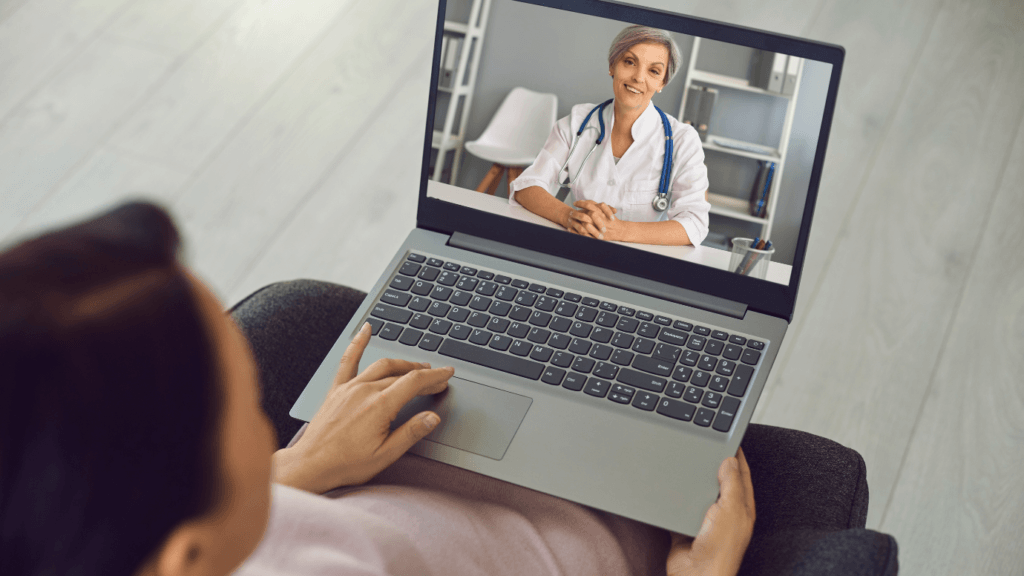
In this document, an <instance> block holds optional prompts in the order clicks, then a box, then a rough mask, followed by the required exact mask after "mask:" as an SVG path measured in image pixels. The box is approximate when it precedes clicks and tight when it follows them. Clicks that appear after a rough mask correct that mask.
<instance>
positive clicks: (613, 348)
mask: <svg viewBox="0 0 1024 576" xmlns="http://www.w3.org/2000/svg"><path fill="white" fill-rule="evenodd" d="M367 322H369V323H370V325H371V326H372V328H373V335H374V336H375V337H378V338H382V339H384V340H389V341H398V342H400V343H402V344H404V345H406V346H416V347H419V348H421V349H423V350H427V351H431V352H434V351H436V352H437V353H439V354H441V355H443V356H449V357H452V358H458V359H459V360H464V361H466V362H471V363H473V364H478V365H481V366H487V367H489V368H493V369H495V370H500V371H502V372H507V373H509V374H515V375H516V376H521V377H523V378H527V379H529V380H540V381H541V382H544V383H545V384H549V385H551V386H560V387H562V388H564V389H565V390H566V391H567V393H568V392H582V393H584V394H588V395H590V396H594V397H596V398H607V399H608V400H609V401H611V402H615V403H618V404H622V405H623V406H624V407H625V406H631V407H633V408H635V409H639V410H642V411H647V412H651V413H652V415H657V416H656V417H659V418H662V417H664V418H672V419H675V420H679V421H683V422H691V423H693V424H696V425H697V426H702V427H710V428H711V429H713V430H717V431H719V432H728V431H729V429H730V428H731V426H732V422H733V420H734V418H735V416H736V412H737V410H738V409H739V406H740V399H741V398H742V397H743V396H744V395H745V394H746V392H747V390H748V389H749V387H750V382H751V381H752V380H753V376H754V371H755V368H756V367H757V365H758V362H759V361H760V359H761V356H762V353H763V351H764V349H765V342H763V341H760V340H755V339H751V338H749V337H747V336H745V335H741V334H737V333H735V332H733V333H730V332H727V331H724V330H720V329H717V328H715V327H712V326H703V325H696V324H694V323H693V322H688V321H686V320H684V319H679V318H671V317H668V316H664V315H660V314H655V313H653V312H649V311H645V310H636V309H633V308H630V307H627V306H622V305H618V304H615V303H613V302H609V301H607V300H600V299H598V298H595V297H593V296H587V295H583V294H577V293H573V292H566V291H564V290H562V289H560V288H557V287H553V286H546V285H542V284H538V283H536V282H532V281H530V280H526V279H523V278H513V277H510V276H506V275H503V274H498V273H495V272H490V271H486V270H478V269H475V268H471V267H468V266H463V265H460V264H457V263H455V262H446V261H443V260H440V259H438V258H431V257H428V256H424V255H421V254H410V255H409V256H408V257H407V259H406V260H405V261H404V262H403V263H402V265H401V268H400V269H399V271H398V274H396V275H395V277H394V279H392V281H391V283H390V285H389V286H388V288H387V289H385V290H384V293H383V294H382V295H381V297H380V299H379V300H377V302H375V303H374V306H373V308H372V309H371V311H370V317H369V318H368V319H367ZM652 417H654V416H652Z"/></svg>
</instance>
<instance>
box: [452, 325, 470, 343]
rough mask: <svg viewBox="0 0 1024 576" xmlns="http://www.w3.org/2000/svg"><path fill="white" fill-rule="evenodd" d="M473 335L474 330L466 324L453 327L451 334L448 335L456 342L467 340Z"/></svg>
mask: <svg viewBox="0 0 1024 576" xmlns="http://www.w3.org/2000/svg"><path fill="white" fill-rule="evenodd" d="M472 334H473V329H472V328H470V327H469V326H466V325H465V324H456V325H455V326H453V327H452V330H451V332H449V333H448V337H449V338H455V339H456V340H465V339H467V338H469V337H470V336H471V335H472Z"/></svg>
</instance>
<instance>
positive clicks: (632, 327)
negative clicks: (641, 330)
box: [615, 317, 640, 334]
mask: <svg viewBox="0 0 1024 576" xmlns="http://www.w3.org/2000/svg"><path fill="white" fill-rule="evenodd" d="M639 325H640V321H639V320H637V319H636V318H625V317H624V318H619V323H618V324H616V325H615V329H616V330H619V331H621V332H629V333H630V334H632V333H633V332H636V328H637V326H639Z"/></svg>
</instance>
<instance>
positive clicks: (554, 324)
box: [548, 316, 572, 332]
mask: <svg viewBox="0 0 1024 576" xmlns="http://www.w3.org/2000/svg"><path fill="white" fill-rule="evenodd" d="M571 326H572V320H569V319H568V318H562V317H559V316H556V317H555V318H554V319H553V320H551V325H550V326H548V328H551V329H552V330H554V331H555V332H568V331H569V328H570V327H571Z"/></svg>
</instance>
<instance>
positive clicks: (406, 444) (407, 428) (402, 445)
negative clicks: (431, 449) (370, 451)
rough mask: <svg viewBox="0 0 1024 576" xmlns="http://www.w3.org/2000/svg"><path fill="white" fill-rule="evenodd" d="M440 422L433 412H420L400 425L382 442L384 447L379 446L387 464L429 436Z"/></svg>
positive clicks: (439, 418)
mask: <svg viewBox="0 0 1024 576" xmlns="http://www.w3.org/2000/svg"><path fill="white" fill-rule="evenodd" d="M440 421H441V417H440V416H438V415H437V414H434V413H433V412H420V413H419V414H417V415H416V416H413V417H412V418H409V420H408V421H406V423H405V424H402V425H401V426H399V427H398V429H397V430H395V431H394V432H392V433H391V435H390V436H388V438H387V440H385V441H384V445H383V446H381V449H382V451H383V452H384V454H385V455H386V456H385V457H386V458H387V460H388V461H389V462H394V461H395V460H398V458H399V457H401V456H402V454H405V453H406V452H408V451H409V448H412V446H413V444H415V443H417V442H419V441H420V440H422V439H423V437H424V436H426V435H427V434H430V433H431V432H432V431H433V430H434V428H436V427H437V424H438V422H440Z"/></svg>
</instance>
